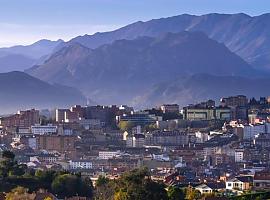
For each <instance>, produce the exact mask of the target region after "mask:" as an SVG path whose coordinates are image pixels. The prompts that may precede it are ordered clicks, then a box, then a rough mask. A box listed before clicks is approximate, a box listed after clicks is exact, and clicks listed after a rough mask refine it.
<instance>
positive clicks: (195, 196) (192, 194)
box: [186, 186, 201, 200]
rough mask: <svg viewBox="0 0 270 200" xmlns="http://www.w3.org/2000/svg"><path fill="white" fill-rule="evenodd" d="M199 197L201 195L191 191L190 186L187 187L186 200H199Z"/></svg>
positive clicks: (196, 191) (193, 190)
mask: <svg viewBox="0 0 270 200" xmlns="http://www.w3.org/2000/svg"><path fill="white" fill-rule="evenodd" d="M200 196H201V194H200V192H199V191H198V190H195V189H193V188H192V187H191V186H189V187H188V188H187V191H186V199H188V200H194V199H199V198H200Z"/></svg>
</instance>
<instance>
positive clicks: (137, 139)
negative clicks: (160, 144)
mask: <svg viewBox="0 0 270 200" xmlns="http://www.w3.org/2000/svg"><path fill="white" fill-rule="evenodd" d="M144 144H145V135H143V134H132V135H131V136H127V138H126V146H127V147H134V148H142V147H143V146H144Z"/></svg>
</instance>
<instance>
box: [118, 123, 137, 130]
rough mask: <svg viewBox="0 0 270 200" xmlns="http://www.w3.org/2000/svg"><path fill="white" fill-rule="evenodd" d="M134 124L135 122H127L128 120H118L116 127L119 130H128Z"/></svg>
mask: <svg viewBox="0 0 270 200" xmlns="http://www.w3.org/2000/svg"><path fill="white" fill-rule="evenodd" d="M134 126H135V124H134V123H133V122H129V121H120V122H119V123H118V127H119V128H120V130H121V131H128V130H130V129H131V128H133V127H134Z"/></svg>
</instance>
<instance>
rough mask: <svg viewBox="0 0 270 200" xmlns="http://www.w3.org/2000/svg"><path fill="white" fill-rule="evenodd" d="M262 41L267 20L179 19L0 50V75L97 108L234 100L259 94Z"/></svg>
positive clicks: (264, 81)
mask: <svg viewBox="0 0 270 200" xmlns="http://www.w3.org/2000/svg"><path fill="white" fill-rule="evenodd" d="M269 36H270V14H264V15H260V16H254V17H251V16H249V15H246V14H242V13H240V14H216V13H213V14H207V15H201V16H195V15H188V14H183V15H179V16H174V17H168V18H161V19H153V20H150V21H146V22H141V21H139V22H136V23H133V24H130V25H127V26H125V27H122V28H120V29H117V30H115V31H110V32H104V33H96V34H93V35H84V36H78V37H75V38H73V39H71V40H70V41H68V42H64V41H62V40H58V41H48V40H41V41H39V42H37V43H35V44H33V45H29V46H17V47H11V48H0V72H1V70H7V71H9V70H12V69H15V70H20V71H23V70H25V72H26V73H28V74H29V75H31V76H34V77H36V78H38V79H41V80H42V81H45V82H48V83H49V85H50V86H52V85H54V84H61V85H66V86H68V87H71V88H76V89H77V90H80V91H82V93H83V94H84V96H86V97H87V98H90V99H93V100H94V101H95V102H97V103H100V104H131V105H133V106H135V107H140V108H141V107H145V106H146V105H147V106H154V105H157V104H161V103H178V104H180V105H186V104H188V103H195V102H198V101H201V100H206V99H208V98H212V99H215V100H218V99H219V98H220V97H224V96H229V95H234V94H244V95H247V96H249V97H251V96H255V97H258V96H266V95H269V87H268V85H269V79H270V78H269V73H270V64H269V63H270V62H269V61H270V42H269V38H270V37H269ZM1 59H2V60H1ZM16 62H17V63H16ZM10 63H11V64H10ZM9 66H11V67H9ZM30 66H31V67H30ZM29 67H30V68H29ZM71 88H70V89H71ZM76 89H71V90H72V91H74V90H76ZM75 96H76V97H79V98H81V94H78V93H77V94H76V95H75ZM82 98H83V97H82Z"/></svg>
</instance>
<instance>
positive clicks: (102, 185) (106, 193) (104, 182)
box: [95, 176, 120, 200]
mask: <svg viewBox="0 0 270 200" xmlns="http://www.w3.org/2000/svg"><path fill="white" fill-rule="evenodd" d="M114 188H115V187H114V182H113V181H111V180H109V179H108V178H106V177H105V176H99V177H98V179H97V181H96V188H95V200H111V199H114V198H116V197H114ZM119 195H120V194H117V196H119ZM117 198H118V199H119V197H117Z"/></svg>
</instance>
